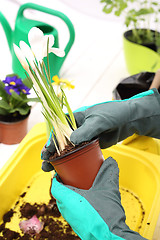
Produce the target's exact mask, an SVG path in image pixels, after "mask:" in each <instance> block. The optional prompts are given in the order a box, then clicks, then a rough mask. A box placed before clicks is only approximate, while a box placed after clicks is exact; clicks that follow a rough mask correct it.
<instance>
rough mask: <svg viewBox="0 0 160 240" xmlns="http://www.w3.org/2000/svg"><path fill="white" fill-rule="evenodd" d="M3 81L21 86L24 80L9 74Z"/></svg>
mask: <svg viewBox="0 0 160 240" xmlns="http://www.w3.org/2000/svg"><path fill="white" fill-rule="evenodd" d="M3 82H4V83H7V84H9V85H11V86H19V85H21V84H23V82H22V80H21V79H20V78H18V77H17V76H7V77H6V78H5V80H4V81H3Z"/></svg>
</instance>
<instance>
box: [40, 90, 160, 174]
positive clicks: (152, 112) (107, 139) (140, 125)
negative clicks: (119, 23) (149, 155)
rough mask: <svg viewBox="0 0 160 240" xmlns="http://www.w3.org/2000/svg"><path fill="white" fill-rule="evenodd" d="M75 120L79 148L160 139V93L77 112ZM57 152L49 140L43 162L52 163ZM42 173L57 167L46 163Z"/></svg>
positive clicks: (74, 136) (98, 105)
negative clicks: (93, 143)
mask: <svg viewBox="0 0 160 240" xmlns="http://www.w3.org/2000/svg"><path fill="white" fill-rule="evenodd" d="M74 116H75V119H76V122H77V127H78V129H77V130H75V131H74V132H73V133H72V134H71V141H72V142H73V143H74V144H77V145H78V144H79V143H81V142H84V141H89V140H91V139H93V138H95V137H98V138H99V142H100V147H101V148H107V147H110V146H112V145H114V144H116V143H117V142H119V141H122V140H124V139H125V138H127V137H129V136H131V135H132V134H134V133H137V134H139V135H145V136H150V137H156V138H160V127H159V122H160V95H159V93H158V91H157V89H153V90H149V91H146V92H143V93H140V94H138V95H135V96H134V97H132V98H129V99H128V100H121V101H110V102H106V103H100V104H97V105H94V106H92V107H89V108H85V109H83V111H79V112H75V113H74ZM54 152H55V147H54V143H53V141H52V140H51V139H49V140H48V142H47V145H46V146H45V147H44V148H43V150H42V156H41V158H42V159H43V160H48V159H49V156H50V155H51V154H52V153H54ZM42 169H43V170H44V171H50V170H52V169H53V166H52V165H51V164H50V163H49V162H48V161H44V162H43V163H42Z"/></svg>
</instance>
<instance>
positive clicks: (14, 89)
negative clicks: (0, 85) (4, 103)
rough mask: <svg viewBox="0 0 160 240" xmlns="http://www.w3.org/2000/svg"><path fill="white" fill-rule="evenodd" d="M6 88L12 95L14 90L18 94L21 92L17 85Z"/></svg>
mask: <svg viewBox="0 0 160 240" xmlns="http://www.w3.org/2000/svg"><path fill="white" fill-rule="evenodd" d="M4 89H5V90H6V92H7V93H8V94H9V95H12V92H13V91H14V92H16V93H17V94H18V95H19V94H20V91H19V89H18V88H16V87H13V86H5V88H4Z"/></svg>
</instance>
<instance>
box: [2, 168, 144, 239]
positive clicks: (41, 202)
mask: <svg viewBox="0 0 160 240" xmlns="http://www.w3.org/2000/svg"><path fill="white" fill-rule="evenodd" d="M51 178H52V176H51V173H45V174H44V173H43V172H42V171H40V172H39V173H38V174H36V175H35V176H34V177H33V178H32V179H31V181H30V182H29V184H28V185H27V186H26V188H25V189H24V190H23V192H22V194H21V195H20V196H19V197H18V199H17V201H16V202H15V203H13V206H12V207H11V209H10V210H9V211H8V212H6V214H5V215H4V216H3V221H2V223H1V224H0V240H1V239H3V240H5V239H7V240H12V239H15V240H16V239H22V240H31V239H36V240H37V239H46V240H61V239H64V240H78V239H80V238H79V237H78V236H77V235H76V234H75V233H74V232H73V231H72V229H71V227H70V226H69V225H68V223H67V222H66V221H65V220H64V219H63V217H62V216H61V215H60V212H59V210H58V208H57V205H56V202H55V200H54V199H53V198H51V196H50V185H51V184H50V183H51ZM120 192H121V198H122V205H123V207H124V209H125V212H126V223H127V224H128V225H129V227H130V228H131V229H133V230H135V231H137V232H139V233H140V231H141V227H142V223H143V219H144V215H145V211H144V208H143V205H142V203H141V201H140V200H139V198H138V197H137V196H136V195H135V194H134V193H132V192H130V191H129V190H127V189H124V188H121V187H120ZM34 215H36V216H37V218H38V219H39V220H40V221H43V222H44V228H43V230H42V231H41V232H40V233H39V234H36V235H35V236H34V237H31V236H30V235H29V234H24V233H22V231H21V230H20V227H19V223H20V221H22V220H27V219H30V218H31V217H32V216H34Z"/></svg>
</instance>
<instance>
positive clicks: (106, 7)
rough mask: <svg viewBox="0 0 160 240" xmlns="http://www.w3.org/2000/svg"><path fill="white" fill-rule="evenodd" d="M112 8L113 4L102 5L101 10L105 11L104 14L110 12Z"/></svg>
mask: <svg viewBox="0 0 160 240" xmlns="http://www.w3.org/2000/svg"><path fill="white" fill-rule="evenodd" d="M112 10H113V6H111V7H108V6H104V7H103V12H105V13H106V14H109V13H111V12H112Z"/></svg>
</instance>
